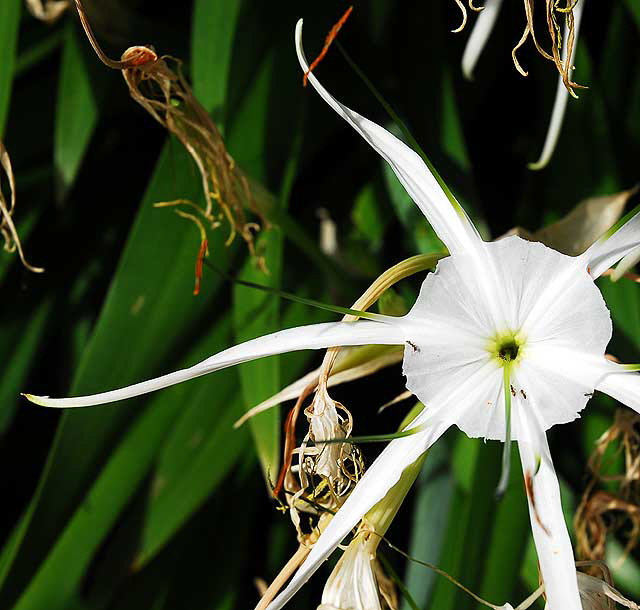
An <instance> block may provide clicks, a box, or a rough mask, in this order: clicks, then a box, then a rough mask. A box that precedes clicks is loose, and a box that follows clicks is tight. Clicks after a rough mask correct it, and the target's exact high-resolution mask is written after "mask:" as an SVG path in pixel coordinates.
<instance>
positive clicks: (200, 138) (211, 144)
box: [75, 0, 266, 279]
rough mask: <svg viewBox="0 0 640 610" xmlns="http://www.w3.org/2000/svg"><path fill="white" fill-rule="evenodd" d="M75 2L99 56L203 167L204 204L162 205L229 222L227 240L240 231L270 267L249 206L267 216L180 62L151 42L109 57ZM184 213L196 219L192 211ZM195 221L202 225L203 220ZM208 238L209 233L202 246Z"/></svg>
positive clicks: (212, 225) (213, 224) (212, 223)
mask: <svg viewBox="0 0 640 610" xmlns="http://www.w3.org/2000/svg"><path fill="white" fill-rule="evenodd" d="M75 3H76V8H77V10H78V15H79V16H80V20H81V22H82V25H83V27H84V30H85V33H86V34H87V37H88V38H89V41H90V42H91V45H92V46H93V48H94V50H95V52H96V54H97V55H98V57H99V58H100V60H101V61H102V62H103V63H104V64H105V65H107V66H108V67H110V68H113V69H117V70H121V71H122V75H123V77H124V80H125V82H126V84H127V87H128V89H129V93H130V95H131V97H132V98H133V99H134V100H135V101H136V102H137V103H138V104H140V105H141V106H142V107H143V108H144V109H145V110H146V111H147V112H148V113H149V114H150V115H151V116H152V117H153V118H154V119H155V120H156V121H157V122H158V123H160V125H162V126H163V127H164V128H165V129H167V131H169V132H170V133H171V134H173V135H174V136H176V137H177V138H178V140H180V142H181V144H182V145H183V146H184V147H185V149H186V150H187V151H188V152H189V154H190V155H191V158H192V159H193V160H194V162H195V164H196V166H197V167H198V171H199V173H200V176H201V180H202V191H203V194H204V206H201V205H197V204H195V203H193V202H190V201H186V200H184V199H177V200H175V201H172V202H163V203H161V204H159V207H164V206H188V207H190V208H191V210H192V211H194V212H195V213H196V214H197V215H198V216H199V217H200V218H201V220H202V221H203V222H204V223H205V224H206V225H207V227H208V228H209V229H211V230H214V229H216V228H218V227H220V226H221V225H222V224H224V223H226V224H227V225H228V227H229V235H228V238H227V240H226V245H229V244H231V242H232V241H233V240H234V239H235V237H236V235H238V234H239V235H240V236H241V237H242V238H243V239H244V241H245V242H246V244H247V246H248V248H249V251H250V253H251V256H252V257H253V258H254V260H255V261H256V263H257V265H258V267H259V268H261V269H262V270H265V267H264V259H263V257H262V256H260V255H259V253H258V252H257V251H256V248H255V242H254V233H255V232H256V231H257V230H259V229H260V225H259V224H258V223H256V222H249V221H248V220H247V217H246V214H245V207H248V208H249V209H250V210H251V211H252V212H253V213H254V214H256V215H257V216H258V217H259V218H260V221H261V223H262V224H263V225H266V221H265V219H264V217H263V216H262V215H261V213H260V211H259V210H258V209H257V207H256V204H255V199H254V197H253V196H252V194H251V190H250V188H249V183H248V181H247V179H246V177H245V176H244V174H243V173H242V171H241V170H240V169H239V168H238V167H237V166H236V164H235V162H234V160H233V158H232V157H231V155H230V154H229V153H228V152H227V149H226V147H225V144H224V140H223V138H222V135H221V134H220V132H219V130H218V128H217V127H216V125H215V123H214V122H213V121H212V119H211V117H210V116H209V114H208V113H207V111H206V110H205V109H204V108H203V107H202V105H201V104H200V103H199V102H198V100H197V99H196V97H195V96H194V94H193V92H192V90H191V87H190V86H189V85H188V83H187V81H186V80H185V78H184V77H183V75H182V70H181V65H182V64H181V61H180V60H178V59H176V58H173V57H169V56H162V57H160V56H158V55H157V53H156V52H155V50H154V49H153V48H152V47H148V46H133V47H130V48H128V49H127V50H126V51H125V52H124V53H123V54H122V57H121V58H120V60H119V61H115V60H112V59H110V58H108V57H107V56H106V55H105V54H104V52H103V51H102V49H101V48H100V45H99V44H98V42H97V40H96V38H95V36H94V34H93V31H92V29H91V26H90V24H89V21H88V19H87V16H86V14H85V12H84V9H83V7H82V4H81V2H80V0H75ZM181 215H182V216H183V217H185V218H189V219H191V220H194V222H195V219H194V215H193V214H186V213H185V214H181ZM196 224H197V225H198V229H199V230H200V229H201V228H202V225H201V224H199V223H197V222H196ZM203 243H204V237H203V238H202V241H201V246H200V250H202V244H203ZM196 279H197V278H196Z"/></svg>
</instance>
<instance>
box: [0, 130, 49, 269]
mask: <svg viewBox="0 0 640 610" xmlns="http://www.w3.org/2000/svg"><path fill="white" fill-rule="evenodd" d="M0 166H2V169H3V170H4V173H5V175H6V176H7V181H8V183H9V193H10V195H9V203H8V204H7V200H6V198H5V195H4V193H3V192H2V184H1V183H0V216H1V221H0V234H1V235H2V239H3V240H4V249H5V251H6V252H15V251H16V250H17V251H18V256H19V257H20V260H21V261H22V264H23V265H24V266H25V267H26V268H27V269H28V270H29V271H33V273H42V272H43V271H44V269H43V268H42V267H34V266H33V265H31V264H29V263H28V262H27V260H26V258H25V256H24V252H23V251H22V244H21V243H20V237H19V236H18V231H17V230H16V226H15V224H14V223H13V212H14V210H15V207H16V182H15V177H14V175H13V168H12V166H11V159H10V158H9V153H8V152H7V149H6V148H5V147H4V144H3V143H2V142H1V141H0Z"/></svg>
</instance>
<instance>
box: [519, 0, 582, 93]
mask: <svg viewBox="0 0 640 610" xmlns="http://www.w3.org/2000/svg"><path fill="white" fill-rule="evenodd" d="M579 1H584V0H545V15H546V22H547V28H548V32H549V37H550V39H551V53H548V52H547V51H545V50H544V48H543V47H542V46H541V45H540V43H539V42H538V38H537V37H536V31H535V26H534V22H533V14H534V11H533V8H534V4H533V2H534V0H524V10H525V18H526V24H525V28H524V32H523V33H522V36H521V38H520V40H519V41H518V44H516V46H515V47H514V48H513V51H512V53H511V55H512V57H513V63H514V64H515V66H516V69H517V70H518V72H520V73H521V74H522V75H523V76H527V74H528V73H527V72H526V71H525V70H524V68H523V67H522V66H521V65H520V62H519V61H518V58H517V52H518V50H519V49H520V47H521V46H522V45H523V44H524V43H525V42H526V41H527V39H528V38H529V36H531V39H532V40H533V44H534V45H535V47H536V49H537V51H538V52H539V53H540V55H542V57H544V58H545V59H548V60H549V61H552V62H553V63H554V64H555V65H556V68H557V69H558V72H559V73H560V75H561V76H562V81H563V83H564V86H565V87H566V88H567V91H569V93H570V94H571V95H572V96H573V97H577V95H576V93H575V91H574V89H584V88H585V87H584V86H583V85H579V84H578V83H576V82H574V81H573V80H572V79H571V71H572V70H573V66H572V65H571V57H572V56H573V47H574V44H575V19H574V15H573V11H574V9H575V7H576V5H577V4H578V2H579ZM561 22H564V29H565V33H566V34H565V35H563V32H562V27H561V25H560V23H561ZM563 51H564V52H563Z"/></svg>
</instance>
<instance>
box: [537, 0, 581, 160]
mask: <svg viewBox="0 0 640 610" xmlns="http://www.w3.org/2000/svg"><path fill="white" fill-rule="evenodd" d="M584 3H585V0H582V2H578V4H576V6H575V8H574V9H573V19H574V35H575V40H574V45H573V50H572V53H571V59H570V60H569V62H570V63H573V58H574V56H575V53H576V48H577V46H578V33H579V32H580V22H581V21H582V11H583V9H584ZM563 36H564V37H563V40H567V37H568V29H567V27H566V25H565V28H564V34H563ZM562 53H563V54H562V60H563V61H566V58H567V46H566V45H565V46H564V48H563V50H562ZM568 99H569V92H568V91H567V88H566V87H565V85H564V82H563V80H562V76H559V77H558V86H557V89H556V98H555V101H554V102H553V110H552V111H551V120H550V121H549V127H548V129H547V135H546V137H545V140H544V146H543V147H542V152H541V153H540V158H539V159H538V160H537V161H536V162H534V163H529V169H533V170H536V169H542V168H544V167H546V166H547V164H548V163H549V160H550V159H551V156H552V155H553V151H554V150H555V149H556V144H557V143H558V138H559V137H560V131H561V130H562V122H563V120H564V113H565V110H566V109H567V101H568Z"/></svg>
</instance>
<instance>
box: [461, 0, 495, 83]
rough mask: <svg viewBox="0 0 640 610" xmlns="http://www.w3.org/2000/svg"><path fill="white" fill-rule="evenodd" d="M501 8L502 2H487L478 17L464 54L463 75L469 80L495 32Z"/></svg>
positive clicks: (492, 0)
mask: <svg viewBox="0 0 640 610" xmlns="http://www.w3.org/2000/svg"><path fill="white" fill-rule="evenodd" d="M501 6H502V0H486V2H485V3H484V8H483V9H482V11H481V12H480V14H479V15H478V17H477V19H476V22H475V25H474V26H473V29H472V30H471V35H470V36H469V40H468V41H467V46H466V47H465V48H464V53H463V54H462V73H463V74H464V77H465V78H467V79H469V80H471V79H472V78H473V70H474V68H475V67H476V63H477V62H478V58H479V57H480V54H481V53H482V50H483V49H484V45H485V44H486V42H487V39H488V38H489V35H490V34H491V31H492V30H493V26H494V25H495V22H496V18H497V17H498V13H499V12H500V7H501Z"/></svg>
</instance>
